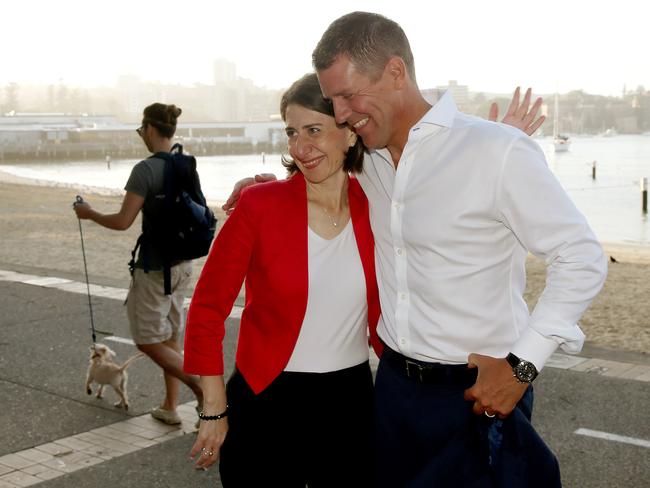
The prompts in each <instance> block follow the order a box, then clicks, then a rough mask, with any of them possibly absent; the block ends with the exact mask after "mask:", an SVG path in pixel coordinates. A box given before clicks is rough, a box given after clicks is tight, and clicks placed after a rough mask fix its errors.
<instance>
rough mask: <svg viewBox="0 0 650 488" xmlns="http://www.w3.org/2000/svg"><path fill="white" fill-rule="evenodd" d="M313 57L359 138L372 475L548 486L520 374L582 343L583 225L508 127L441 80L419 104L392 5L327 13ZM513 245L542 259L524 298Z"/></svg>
mask: <svg viewBox="0 0 650 488" xmlns="http://www.w3.org/2000/svg"><path fill="white" fill-rule="evenodd" d="M313 64H314V67H315V69H316V71H317V73H318V76H319V80H320V84H321V88H322V90H323V94H324V96H325V97H326V98H329V99H331V100H332V103H333V104H334V110H335V114H336V119H337V122H338V123H340V124H348V125H349V126H351V127H353V128H354V129H355V131H356V132H357V134H358V135H359V136H361V137H362V139H363V142H364V144H365V145H366V147H367V148H368V154H367V155H366V157H367V159H366V161H365V164H364V170H363V173H362V174H361V175H359V176H358V178H359V182H360V183H361V185H362V187H363V189H364V191H365V193H366V195H367V197H368V200H369V202H370V218H371V225H372V230H373V233H374V236H375V246H376V251H375V252H376V263H377V274H378V282H379V291H380V300H381V307H382V319H381V320H380V323H379V326H378V333H379V335H380V337H381V338H382V340H383V341H384V342H385V344H386V346H387V347H386V350H385V352H384V354H383V355H382V358H381V361H380V365H379V369H378V372H377V379H376V391H377V395H376V398H377V406H376V407H377V429H378V430H377V436H378V437H377V444H378V447H377V448H378V451H377V453H378V462H377V465H378V468H377V473H376V477H377V482H378V484H379V485H380V486H386V487H389V486H390V487H399V486H422V487H424V486H426V487H429V486H469V485H471V486H493V483H497V484H499V483H500V484H501V485H502V486H545V487H548V486H559V484H560V479H559V470H558V469H557V463H556V461H555V458H554V457H553V455H552V454H551V453H550V451H549V450H548V449H547V448H546V446H545V445H544V443H543V441H541V439H539V437H538V436H537V434H536V433H535V431H534V429H532V427H531V426H530V423H529V419H530V413H531V408H532V388H531V387H530V383H531V382H532V380H533V379H534V378H535V376H536V375H537V373H538V372H539V371H540V370H541V369H542V368H543V366H544V364H545V362H546V361H547V360H548V358H549V357H550V355H551V354H552V353H553V352H554V351H555V350H556V348H557V347H558V346H560V347H562V349H564V350H565V351H567V352H573V353H575V352H578V351H580V349H581V347H582V344H583V341H584V335H583V333H582V331H581V330H580V328H579V327H578V325H577V321H578V319H579V318H580V316H581V315H582V314H583V313H584V311H585V310H586V308H587V307H588V305H589V304H590V302H591V300H592V299H593V298H594V297H595V296H596V294H597V293H598V292H599V291H600V289H601V287H602V284H603V282H604V278H605V276H606V261H605V259H604V256H603V253H602V249H601V247H600V245H599V244H598V242H597V240H596V238H595V236H594V234H593V232H592V231H591V230H590V228H589V226H588V224H587V222H586V220H585V219H584V217H583V216H582V215H581V214H580V212H579V211H578V210H577V209H576V208H575V206H574V205H573V203H572V202H571V200H570V199H569V197H568V196H567V195H566V193H565V192H564V190H563V189H562V187H561V186H560V184H559V183H558V182H557V180H556V179H555V177H554V176H553V175H552V173H551V172H550V170H549V169H548V167H547V164H546V161H545V158H544V155H543V153H542V151H541V150H540V148H539V147H538V145H537V144H536V143H535V142H534V141H532V140H531V139H530V138H528V137H527V136H526V135H525V134H524V133H523V132H521V131H519V130H516V129H512V128H509V127H507V126H505V125H503V124H494V123H491V122H487V121H484V120H481V119H478V118H475V117H471V116H468V115H465V114H462V113H460V112H458V111H457V109H456V106H455V104H454V102H453V100H452V98H451V96H450V95H449V94H446V95H444V96H443V97H442V98H441V99H440V100H439V101H438V102H437V103H436V104H435V105H434V106H433V107H431V105H430V104H429V103H428V102H427V101H426V100H425V99H424V98H423V97H422V95H421V94H420V91H419V89H418V87H417V84H416V80H415V69H414V63H413V56H412V54H411V50H410V47H409V44H408V40H407V38H406V36H405V34H404V32H403V31H402V29H401V28H400V27H399V25H397V24H396V23H394V22H393V21H391V20H389V19H386V18H384V17H382V16H379V15H376V14H369V13H364V12H354V13H352V14H348V15H346V16H343V17H341V18H339V19H337V20H336V21H335V22H333V23H332V24H331V25H330V27H329V28H328V29H327V31H326V32H325V34H324V35H323V37H322V39H321V40H320V42H319V44H318V46H317V47H316V49H315V50H314V53H313ZM529 251H530V252H532V253H533V254H535V255H536V256H539V257H541V258H543V259H544V260H545V261H546V263H547V270H548V278H547V284H546V288H545V289H544V292H543V293H542V295H541V297H540V298H539V301H538V303H537V305H536V306H535V309H534V310H533V312H532V314H529V311H528V308H527V306H526V303H525V302H524V299H523V291H524V287H525V259H526V256H527V253H528V252H529ZM468 366H469V367H468ZM513 439H516V441H515V440H513Z"/></svg>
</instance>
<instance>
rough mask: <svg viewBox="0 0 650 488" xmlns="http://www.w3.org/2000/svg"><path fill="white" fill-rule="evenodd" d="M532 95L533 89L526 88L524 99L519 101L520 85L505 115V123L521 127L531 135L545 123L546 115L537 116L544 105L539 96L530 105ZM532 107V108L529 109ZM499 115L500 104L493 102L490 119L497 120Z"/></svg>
mask: <svg viewBox="0 0 650 488" xmlns="http://www.w3.org/2000/svg"><path fill="white" fill-rule="evenodd" d="M530 97H531V89H530V88H529V89H528V90H526V94H525V95H524V100H523V101H522V102H521V104H520V103H519V87H517V89H516V90H515V93H514V95H513V96H512V100H511V101H510V106H509V107H508V111H507V112H506V115H505V117H503V120H502V121H501V122H503V123H504V124H508V125H511V126H513V127H517V128H518V129H521V130H522V131H524V132H525V133H526V134H528V135H529V136H532V135H533V134H534V133H535V131H536V130H537V129H539V127H540V126H541V125H542V124H543V123H544V121H545V120H546V117H545V116H544V115H541V116H540V117H539V118H536V117H537V112H539V109H540V107H541V106H542V99H541V98H540V97H537V100H535V103H534V104H533V106H532V107H530ZM529 107H530V110H529ZM498 117H499V106H498V105H497V104H496V103H493V104H492V105H491V106H490V115H489V116H488V119H489V120H491V121H492V122H495V121H496V120H497V118H498Z"/></svg>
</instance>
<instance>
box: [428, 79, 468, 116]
mask: <svg viewBox="0 0 650 488" xmlns="http://www.w3.org/2000/svg"><path fill="white" fill-rule="evenodd" d="M436 89H437V90H439V91H441V92H442V91H449V92H450V93H451V96H452V97H454V102H456V105H457V106H458V108H459V109H461V110H463V109H465V108H466V107H467V106H468V105H469V103H470V99H469V88H468V87H467V85H459V84H458V82H457V81H456V80H449V84H447V85H441V86H437V87H436Z"/></svg>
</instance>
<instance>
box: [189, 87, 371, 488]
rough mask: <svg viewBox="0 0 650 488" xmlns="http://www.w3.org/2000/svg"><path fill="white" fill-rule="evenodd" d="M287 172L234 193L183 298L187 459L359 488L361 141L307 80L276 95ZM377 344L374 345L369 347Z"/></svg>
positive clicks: (366, 419)
mask: <svg viewBox="0 0 650 488" xmlns="http://www.w3.org/2000/svg"><path fill="white" fill-rule="evenodd" d="M280 109H281V113H282V118H283V120H284V121H285V123H286V133H287V138H288V145H289V155H290V159H289V158H288V159H286V160H284V163H285V166H287V169H288V172H289V173H290V174H291V175H292V176H291V177H290V178H288V179H287V180H283V181H277V182H271V183H265V184H260V185H256V186H255V187H251V188H249V189H247V190H246V191H245V192H244V193H243V194H242V197H241V200H240V201H239V203H238V205H237V208H236V210H235V211H234V213H233V214H232V215H231V216H230V218H229V219H228V220H227V222H226V223H225V224H224V226H223V228H222V230H221V232H220V233H219V235H218V236H217V238H216V240H215V242H214V244H213V246H212V250H211V252H210V255H209V257H208V260H207V262H206V264H205V266H204V268H203V271H202V273H201V277H200V279H199V282H198V284H197V286H196V290H195V292H194V296H193V298H192V304H191V306H190V310H189V314H188V320H187V330H186V336H185V366H184V367H185V371H186V372H187V373H191V374H197V375H200V376H201V386H202V388H203V394H204V403H203V412H202V415H201V418H202V421H201V425H200V429H199V434H198V437H197V440H196V443H195V444H194V447H193V448H192V451H191V455H192V456H196V455H198V460H197V466H198V467H207V466H210V465H211V464H213V463H214V462H215V461H216V459H217V457H220V472H221V479H222V483H223V485H224V486H225V487H226V488H227V487H230V486H245V487H249V486H250V487H253V486H281V487H283V488H287V487H288V488H290V487H293V486H296V487H298V486H300V487H304V486H305V485H307V486H310V487H318V486H324V487H325V486H327V487H333V486H336V487H344V486H354V487H362V486H368V485H370V476H371V473H372V471H371V470H370V463H371V459H372V456H371V450H372V431H373V429H372V422H373V416H372V401H373V393H372V377H371V372H370V367H369V364H368V354H369V351H368V339H367V338H368V328H369V330H370V335H371V342H372V343H373V346H375V349H377V350H378V349H379V348H380V347H381V346H380V344H379V341H378V339H377V336H376V334H375V328H376V324H377V320H378V317H379V300H378V293H377V285H376V281H375V269H374V251H373V239H372V233H371V230H370V223H369V219H368V204H367V201H366V198H365V196H364V194H363V192H362V190H361V188H360V186H359V184H358V182H357V181H356V180H355V179H354V178H352V177H350V176H349V173H351V172H352V173H353V172H355V171H358V170H360V169H361V164H362V160H363V146H362V144H361V141H360V140H359V139H357V136H356V134H354V132H352V131H351V130H350V129H348V128H347V127H343V126H337V124H336V122H335V121H334V111H333V108H332V105H331V103H330V102H329V101H326V100H324V99H323V97H322V94H321V90H320V86H319V84H318V79H317V78H316V75H315V74H309V75H306V76H304V77H303V78H301V79H300V80H298V81H297V82H295V83H294V84H293V85H292V87H291V88H290V89H289V90H288V91H287V92H286V93H285V94H284V96H283V97H282V102H281V106H280ZM244 279H245V280H246V303H245V306H244V311H243V313H242V318H241V325H240V332H239V341H238V348H237V356H236V368H235V372H234V373H233V375H232V377H231V378H230V380H229V381H228V385H227V387H226V386H225V384H224V380H223V373H224V371H223V354H222V340H223V337H224V322H225V320H226V318H227V317H228V315H229V314H230V311H231V308H232V305H233V303H234V300H235V298H236V297H237V294H238V292H239V290H240V288H241V284H242V282H243V281H244ZM378 352H379V351H378Z"/></svg>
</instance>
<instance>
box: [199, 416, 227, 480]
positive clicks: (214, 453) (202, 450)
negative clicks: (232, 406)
mask: <svg viewBox="0 0 650 488" xmlns="http://www.w3.org/2000/svg"><path fill="white" fill-rule="evenodd" d="M227 433H228V418H227V417H224V418H222V419H219V420H201V425H200V426H199V433H198V435H197V437H196V442H194V445H193V446H192V450H191V451H190V458H192V459H194V458H196V462H195V463H194V467H196V469H208V468H209V467H210V466H212V465H213V464H214V463H216V462H217V460H218V459H219V451H220V449H221V446H222V445H223V442H224V441H225V440H226V434H227Z"/></svg>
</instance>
